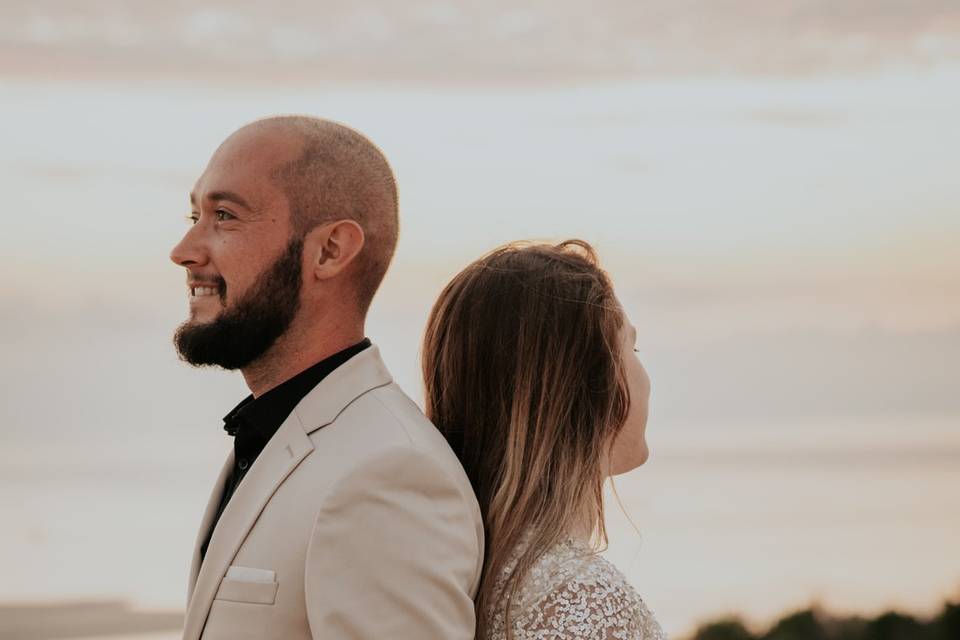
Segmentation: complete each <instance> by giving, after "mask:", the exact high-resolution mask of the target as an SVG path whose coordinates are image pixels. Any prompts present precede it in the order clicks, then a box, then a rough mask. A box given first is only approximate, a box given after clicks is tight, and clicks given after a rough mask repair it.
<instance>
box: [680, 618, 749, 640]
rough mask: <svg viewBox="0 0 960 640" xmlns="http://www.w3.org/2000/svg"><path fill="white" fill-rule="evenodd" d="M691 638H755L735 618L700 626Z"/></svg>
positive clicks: (705, 639)
mask: <svg viewBox="0 0 960 640" xmlns="http://www.w3.org/2000/svg"><path fill="white" fill-rule="evenodd" d="M692 640H756V636H754V635H753V634H752V633H750V631H748V630H747V628H746V627H744V626H743V623H742V622H740V620H738V619H736V618H728V619H726V620H717V621H716V622H711V623H709V624H706V625H704V626H702V627H700V628H699V629H698V630H697V633H696V635H695V636H693V638H692Z"/></svg>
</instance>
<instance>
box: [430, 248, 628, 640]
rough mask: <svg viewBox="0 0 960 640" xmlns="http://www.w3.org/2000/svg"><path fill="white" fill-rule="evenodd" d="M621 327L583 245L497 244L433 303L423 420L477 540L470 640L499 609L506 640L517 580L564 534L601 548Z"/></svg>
mask: <svg viewBox="0 0 960 640" xmlns="http://www.w3.org/2000/svg"><path fill="white" fill-rule="evenodd" d="M622 324H623V319H622V315H621V311H620V305H619V303H618V302H617V300H616V297H615V296H614V293H613V287H612V286H611V284H610V280H609V278H608V276H607V274H606V273H605V272H604V271H603V270H602V269H600V267H599V265H598V262H597V256H596V253H595V252H594V250H593V248H592V247H591V246H590V245H589V244H587V243H586V242H584V241H582V240H567V241H566V242H561V243H560V244H558V245H547V244H510V245H506V246H503V247H500V248H498V249H496V250H494V251H493V252H491V253H489V254H487V255H485V256H483V257H482V258H480V259H479V260H477V261H476V262H474V263H473V264H471V265H469V266H468V267H467V268H466V269H464V270H463V271H461V272H460V273H459V274H457V275H456V276H455V277H454V278H453V280H451V281H450V283H449V284H448V285H447V286H446V288H445V289H444V290H443V292H442V293H441V294H440V298H439V299H438V300H437V302H436V304H435V305H434V307H433V311H432V312H431V314H430V320H429V322H428V324H427V329H426V334H425V337H424V344H423V353H422V361H423V379H424V385H425V388H426V414H427V416H428V417H429V418H430V419H431V420H432V421H433V423H434V424H436V425H437V427H438V428H439V429H440V431H441V432H442V433H443V434H444V435H445V436H446V438H447V440H448V442H449V443H450V445H451V446H452V447H453V450H454V451H455V452H456V454H457V456H458V457H459V458H460V461H461V462H462V463H463V466H464V468H465V469H466V471H467V475H468V476H469V477H470V481H471V483H472V484H473V489H474V491H475V492H476V494H477V499H478V501H479V503H480V509H481V512H482V514H483V518H484V525H485V530H486V556H485V559H484V569H483V577H482V580H481V584H480V588H479V592H478V594H477V602H476V606H477V638H484V637H486V635H485V634H486V629H487V627H488V625H489V616H490V615H491V614H492V612H493V611H494V610H495V609H496V608H497V607H499V606H501V605H502V606H503V610H504V611H505V615H506V616H507V619H506V622H507V625H506V627H507V630H508V634H509V633H510V631H509V630H510V628H511V625H510V622H509V615H510V609H511V606H512V604H513V599H514V597H515V595H516V593H517V590H518V588H519V586H520V585H521V584H522V583H523V579H524V577H525V575H526V574H527V572H528V571H529V570H530V568H531V566H532V565H533V564H534V563H535V562H536V560H537V559H538V558H539V557H540V556H541V555H542V554H543V552H544V551H546V550H547V549H549V548H550V547H551V546H553V545H554V544H556V543H558V542H559V541H560V540H561V539H562V538H563V537H564V536H566V535H569V534H571V533H573V532H577V531H580V532H586V533H587V534H588V535H593V536H594V537H595V539H597V540H599V541H601V542H602V543H604V544H605V543H606V530H605V528H604V524H603V483H604V480H605V478H606V476H607V469H606V468H605V466H606V463H605V461H606V460H608V455H609V450H610V446H611V444H612V442H613V439H614V437H615V436H616V434H617V432H619V430H620V428H621V427H622V426H623V424H624V422H625V420H626V417H627V412H628V410H629V406H630V397H629V392H628V390H627V385H626V380H625V377H624V373H623V367H622V364H621V358H622V356H621V353H622V350H621V349H622V347H621V343H620V329H621V325H622ZM526 536H529V537H528V538H527V537H526ZM521 538H523V539H524V540H525V542H526V544H525V545H524V546H523V547H522V549H521V553H520V555H519V556H518V557H515V558H514V557H512V554H513V553H514V551H515V550H516V549H520V547H518V543H520V541H521ZM511 561H515V564H514V569H513V570H512V572H511V573H510V575H509V576H508V577H507V579H506V582H505V583H504V585H503V588H502V589H500V590H497V591H495V583H496V582H497V577H498V576H500V575H501V574H502V573H503V572H504V571H506V570H507V567H508V563H509V562H511ZM511 635H512V634H510V635H508V637H511Z"/></svg>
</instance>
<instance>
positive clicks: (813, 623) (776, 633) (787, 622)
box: [763, 609, 832, 640]
mask: <svg viewBox="0 0 960 640" xmlns="http://www.w3.org/2000/svg"><path fill="white" fill-rule="evenodd" d="M763 640H832V639H831V638H830V636H829V635H827V630H826V629H825V628H824V626H823V622H822V621H821V620H820V616H819V614H817V612H815V611H814V610H813V609H807V610H806V611H798V612H797V613H794V614H791V615H789V616H787V617H785V618H781V619H780V621H779V622H777V623H776V624H775V625H773V628H772V629H770V631H768V632H767V633H766V634H765V635H764V636H763Z"/></svg>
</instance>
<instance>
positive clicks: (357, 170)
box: [237, 116, 399, 314]
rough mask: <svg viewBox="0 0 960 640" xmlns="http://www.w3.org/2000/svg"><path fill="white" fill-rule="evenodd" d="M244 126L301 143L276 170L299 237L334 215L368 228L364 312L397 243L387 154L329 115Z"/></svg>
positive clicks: (360, 266) (360, 292)
mask: <svg viewBox="0 0 960 640" xmlns="http://www.w3.org/2000/svg"><path fill="white" fill-rule="evenodd" d="M244 129H246V130H248V131H247V132H245V133H253V132H254V131H255V132H256V133H266V132H274V131H275V132H278V133H281V134H288V135H291V136H293V137H294V138H295V139H296V140H297V141H298V142H299V143H300V145H301V146H300V152H299V154H298V155H297V156H296V157H294V158H293V159H292V160H289V161H287V162H284V163H282V164H281V165H280V166H279V167H277V168H276V169H275V170H274V171H273V174H272V178H273V179H274V180H275V181H276V182H277V184H278V185H279V186H280V188H281V189H282V190H283V191H284V192H285V194H286V196H287V200H288V201H289V205H290V218H291V220H290V222H291V227H292V229H293V231H292V233H293V234H294V236H295V237H303V235H304V234H306V233H307V232H309V231H310V230H311V229H313V228H314V227H316V226H317V225H320V224H323V223H325V222H329V221H332V220H343V219H350V220H354V221H355V222H356V223H357V224H359V225H360V227H361V228H362V229H363V233H364V237H365V241H364V246H363V249H362V250H361V252H360V254H359V255H358V256H357V258H356V262H355V267H354V274H355V280H356V294H357V303H358V306H359V308H360V311H361V313H364V314H365V313H366V311H367V309H368V308H369V306H370V302H371V301H372V300H373V296H374V294H375V293H376V291H377V288H378V287H379V286H380V283H381V281H382V280H383V276H384V275H385V274H386V272H387V267H388V266H389V265H390V260H391V259H392V258H393V253H394V250H395V249H396V246H397V233H398V229H399V220H398V214H397V185H396V182H395V180H394V177H393V171H392V170H391V169H390V165H389V164H388V163H387V159H386V158H385V157H384V155H383V153H381V152H380V150H379V149H378V148H377V147H376V146H375V145H374V144H373V143H372V142H371V141H370V140H368V139H367V138H366V137H364V136H363V135H362V134H360V133H358V132H356V131H354V130H353V129H351V128H349V127H347V126H344V125H342V124H339V123H337V122H332V121H330V120H323V119H320V118H313V117H310V116H277V117H273V118H266V119H264V120H258V121H257V122H254V123H252V124H249V125H247V126H246V127H244V128H243V129H241V130H240V131H238V132H237V133H240V132H242V131H244ZM250 129H253V130H254V131H250Z"/></svg>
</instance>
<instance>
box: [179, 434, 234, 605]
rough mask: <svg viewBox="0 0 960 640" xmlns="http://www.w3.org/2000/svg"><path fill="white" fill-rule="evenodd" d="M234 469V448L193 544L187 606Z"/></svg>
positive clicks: (212, 494) (208, 503)
mask: <svg viewBox="0 0 960 640" xmlns="http://www.w3.org/2000/svg"><path fill="white" fill-rule="evenodd" d="M231 469H233V449H230V453H229V454H227V461H226V462H224V463H223V468H222V469H220V476H219V477H218V478H217V482H216V483H215V484H214V485H213V491H212V492H211V493H210V500H209V501H208V502H207V510H206V511H204V512H203V520H202V521H201V522H200V531H198V532H197V541H196V543H195V544H194V545H193V562H191V563H190V583H189V584H188V585H187V606H190V600H191V599H192V598H193V588H194V586H195V585H196V584H197V574H198V573H200V547H202V546H203V543H204V541H205V540H206V539H207V534H208V533H209V532H210V525H211V524H213V518H214V516H216V515H217V508H218V507H219V506H220V498H221V497H223V489H224V486H225V485H226V484H227V478H228V477H229V476H230V470H231Z"/></svg>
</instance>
